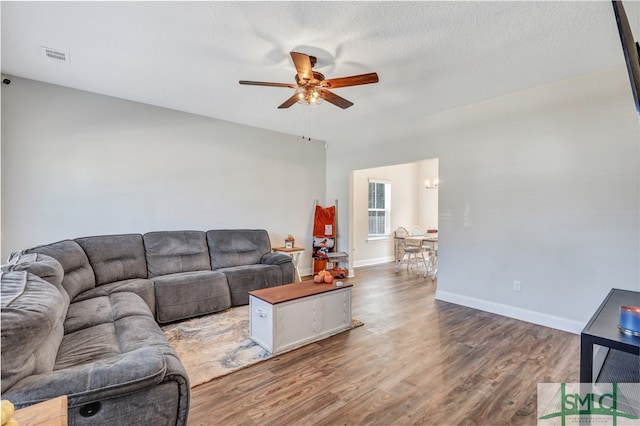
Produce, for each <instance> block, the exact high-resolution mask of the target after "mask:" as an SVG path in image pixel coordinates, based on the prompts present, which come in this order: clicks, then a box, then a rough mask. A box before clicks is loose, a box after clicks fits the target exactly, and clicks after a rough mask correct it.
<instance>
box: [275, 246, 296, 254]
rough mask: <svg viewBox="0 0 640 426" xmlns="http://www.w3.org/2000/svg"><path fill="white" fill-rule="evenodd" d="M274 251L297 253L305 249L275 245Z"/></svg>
mask: <svg viewBox="0 0 640 426" xmlns="http://www.w3.org/2000/svg"><path fill="white" fill-rule="evenodd" d="M271 250H273V251H282V252H285V253H295V252H297V251H304V247H274V248H272V249H271Z"/></svg>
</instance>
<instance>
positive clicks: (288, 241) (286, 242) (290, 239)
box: [284, 234, 296, 248]
mask: <svg viewBox="0 0 640 426" xmlns="http://www.w3.org/2000/svg"><path fill="white" fill-rule="evenodd" d="M295 242H296V240H295V239H294V238H293V235H291V234H289V235H287V238H285V239H284V248H293V246H294V244H295Z"/></svg>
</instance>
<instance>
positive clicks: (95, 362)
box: [0, 230, 294, 425]
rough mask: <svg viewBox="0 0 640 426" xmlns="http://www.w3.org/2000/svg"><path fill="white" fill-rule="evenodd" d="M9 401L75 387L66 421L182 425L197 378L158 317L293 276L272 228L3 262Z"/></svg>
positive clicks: (109, 244)
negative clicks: (275, 248) (273, 246)
mask: <svg viewBox="0 0 640 426" xmlns="http://www.w3.org/2000/svg"><path fill="white" fill-rule="evenodd" d="M1 281H2V288H1V289H2V293H1V300H0V303H1V305H2V316H1V322H2V327H1V333H2V360H1V361H2V399H9V400H11V401H12V402H13V403H14V404H15V405H16V407H17V408H21V407H24V406H27V405H31V404H34V403H37V402H40V401H44V400H47V399H50V398H53V397H56V396H59V395H63V394H64V395H67V396H68V403H69V413H68V414H69V424H70V425H84V424H94V425H95V424H136V425H184V424H186V421H187V415H188V411H189V397H190V391H189V379H188V377H187V374H186V372H185V370H184V367H183V366H182V363H181V362H180V360H179V359H178V357H177V356H176V353H175V351H174V350H173V349H172V348H171V346H170V345H169V343H168V342H167V340H166V338H165V337H164V334H163V333H162V330H161V329H160V327H159V325H158V323H167V322H173V321H178V320H183V319H186V318H190V317H194V316H199V315H203V314H209V313H213V312H218V311H222V310H225V309H227V308H229V307H231V306H238V305H243V304H247V303H248V297H249V296H248V292H249V291H251V290H256V289H259V288H265V287H273V286H277V285H282V284H287V283H291V282H293V281H294V268H293V263H292V261H291V258H290V257H289V256H287V255H284V254H282V253H271V244H270V241H269V237H268V234H267V232H266V231H264V230H211V231H207V232H204V231H164V232H150V233H147V234H144V235H140V234H126V235H106V236H94V237H86V238H77V239H74V240H64V241H59V242H56V243H53V244H48V245H43V246H38V247H34V248H31V249H27V250H23V251H21V252H18V253H14V254H13V255H12V256H11V257H10V258H9V260H8V262H7V263H6V264H4V265H2V279H1Z"/></svg>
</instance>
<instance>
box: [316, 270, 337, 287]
mask: <svg viewBox="0 0 640 426" xmlns="http://www.w3.org/2000/svg"><path fill="white" fill-rule="evenodd" d="M313 282H314V283H316V284H323V283H324V284H331V283H332V282H333V275H331V272H329V271H327V270H322V271H320V272H318V275H316V276H315V277H313Z"/></svg>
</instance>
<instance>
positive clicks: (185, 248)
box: [143, 231, 211, 278]
mask: <svg viewBox="0 0 640 426" xmlns="http://www.w3.org/2000/svg"><path fill="white" fill-rule="evenodd" d="M143 239H144V249H145V252H146V255H147V270H148V271H149V278H153V277H157V276H160V275H168V274H176V273H180V272H192V271H207V270H211V264H210V263H209V252H208V250H207V239H206V236H205V233H204V232H203V231H160V232H148V233H146V234H144V236H143Z"/></svg>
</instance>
